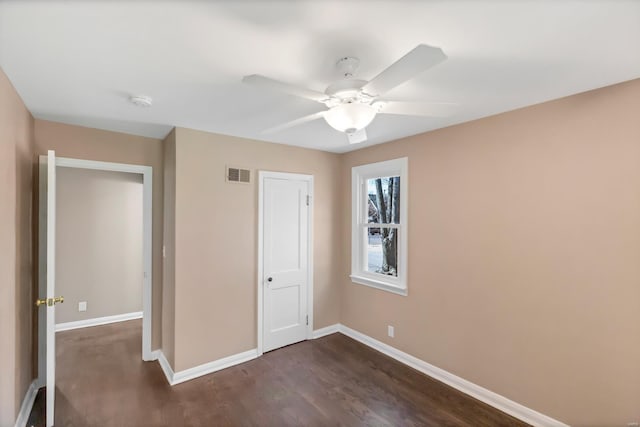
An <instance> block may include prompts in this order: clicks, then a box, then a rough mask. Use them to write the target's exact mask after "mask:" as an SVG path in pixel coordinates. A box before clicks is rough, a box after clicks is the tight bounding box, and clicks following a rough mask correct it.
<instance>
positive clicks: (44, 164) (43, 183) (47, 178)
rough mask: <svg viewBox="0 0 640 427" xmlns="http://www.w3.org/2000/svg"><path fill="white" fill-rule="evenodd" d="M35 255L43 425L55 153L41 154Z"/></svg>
mask: <svg viewBox="0 0 640 427" xmlns="http://www.w3.org/2000/svg"><path fill="white" fill-rule="evenodd" d="M39 189H40V191H39V198H40V200H39V218H38V221H39V236H38V240H39V245H38V246H39V255H38V270H39V272H38V299H37V301H36V304H37V305H38V307H39V313H38V348H39V350H38V378H39V380H40V383H41V384H43V385H45V386H46V402H47V403H46V407H47V409H46V427H51V426H53V421H54V408H55V391H56V384H55V381H56V380H55V378H56V332H55V323H56V322H55V312H56V307H55V304H57V303H59V302H63V301H64V299H63V298H56V297H55V293H54V292H55V279H56V253H55V250H56V155H55V152H54V151H51V150H49V152H48V153H47V156H40V186H39Z"/></svg>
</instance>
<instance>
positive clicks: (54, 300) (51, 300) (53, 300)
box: [36, 297, 64, 307]
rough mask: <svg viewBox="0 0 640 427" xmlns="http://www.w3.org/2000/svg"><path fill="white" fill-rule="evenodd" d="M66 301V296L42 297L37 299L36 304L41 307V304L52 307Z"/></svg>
mask: <svg viewBox="0 0 640 427" xmlns="http://www.w3.org/2000/svg"><path fill="white" fill-rule="evenodd" d="M63 302H64V297H55V298H41V299H38V300H36V306H37V307H40V306H41V305H45V304H46V305H47V306H49V307H51V306H52V305H54V304H62V303H63Z"/></svg>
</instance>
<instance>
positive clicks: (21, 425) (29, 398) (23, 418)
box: [15, 380, 39, 427]
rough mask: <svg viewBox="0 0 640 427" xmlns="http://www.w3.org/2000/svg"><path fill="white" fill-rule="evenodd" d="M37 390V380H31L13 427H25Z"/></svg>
mask: <svg viewBox="0 0 640 427" xmlns="http://www.w3.org/2000/svg"><path fill="white" fill-rule="evenodd" d="M38 388H39V387H38V380H33V382H32V383H31V384H30V385H29V388H28V389H27V392H26V393H25V395H24V400H23V401H22V405H21V406H20V412H18V418H17V419H16V424H15V427H26V425H27V421H29V415H30V414H31V409H32V408H33V402H35V400H36V395H37V394H38Z"/></svg>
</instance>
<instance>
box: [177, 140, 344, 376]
mask: <svg viewBox="0 0 640 427" xmlns="http://www.w3.org/2000/svg"><path fill="white" fill-rule="evenodd" d="M175 156H176V170H175V175H176V188H175V198H176V202H175V254H176V258H175V361H174V369H176V370H183V369H187V368H191V367H193V366H196V365H199V364H202V363H206V362H210V361H212V360H216V359H220V358H222V357H225V356H229V355H232V354H236V353H239V352H242V351H246V350H250V349H252V348H255V347H256V345H257V341H256V334H257V325H256V323H257V318H256V306H257V292H256V287H257V284H256V281H257V234H258V232H257V227H258V181H257V180H256V177H257V175H256V174H257V171H258V170H271V171H285V172H297V173H306V174H313V175H314V179H315V196H314V199H315V200H314V208H313V209H314V229H313V232H314V247H313V250H314V269H315V270H314V315H315V324H314V326H315V327H316V328H320V327H323V326H327V325H331V324H334V323H337V322H338V321H339V320H340V319H339V312H340V292H339V286H340V281H339V279H340V277H339V275H338V272H339V268H337V267H338V266H340V265H341V263H342V260H341V257H340V255H339V251H336V250H335V249H336V248H339V247H340V243H339V242H340V241H341V236H338V235H337V234H336V233H335V230H336V229H337V228H338V224H339V223H338V221H339V219H340V211H339V207H338V201H339V194H340V188H341V183H340V182H339V181H338V177H339V171H340V169H339V164H340V162H339V156H338V155H336V154H331V153H325V152H320V151H315V150H308V149H302V148H294V147H290V146H285V145H278V144H270V143H265V142H258V141H252V140H247V139H242V138H233V137H229V136H223V135H215V134H211V133H205V132H199V131H194V130H188V129H182V128H178V129H176V153H175ZM227 164H230V165H234V166H238V167H242V168H246V169H250V170H251V172H252V182H251V184H250V185H242V184H233V183H227V182H226V181H225V165H227ZM167 253H171V250H170V249H169V248H167Z"/></svg>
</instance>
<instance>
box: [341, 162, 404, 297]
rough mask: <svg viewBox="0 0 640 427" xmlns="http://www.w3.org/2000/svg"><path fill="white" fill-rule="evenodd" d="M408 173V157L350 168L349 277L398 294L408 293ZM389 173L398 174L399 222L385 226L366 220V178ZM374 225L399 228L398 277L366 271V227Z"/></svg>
mask: <svg viewBox="0 0 640 427" xmlns="http://www.w3.org/2000/svg"><path fill="white" fill-rule="evenodd" d="M408 175H409V161H408V158H407V157H402V158H398V159H393V160H386V161H383V162H377V163H369V164H366V165H361V166H354V167H353V168H352V169H351V275H350V276H349V277H350V278H351V281H352V282H353V283H357V284H360V285H365V286H370V287H373V288H376V289H381V290H383V291H387V292H392V293H395V294H398V295H403V296H407V295H408V289H407V268H408V260H407V258H408V242H407V237H408V232H407V229H408V212H407V211H408V209H407V206H408V205H409V191H408V189H409V182H408ZM390 176H399V177H400V223H399V224H384V226H383V225H382V224H378V223H369V222H368V207H369V206H368V199H369V193H368V188H367V181H368V180H370V179H373V178H381V177H390ZM373 225H376V226H377V227H380V228H397V229H398V230H399V234H398V238H399V242H398V246H397V249H398V254H397V258H398V266H397V273H398V275H397V277H394V276H386V275H383V274H379V273H372V272H370V271H367V265H366V263H367V259H368V258H367V252H366V251H367V246H368V236H367V233H368V231H367V230H368V228H370V227H372V226H373Z"/></svg>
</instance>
